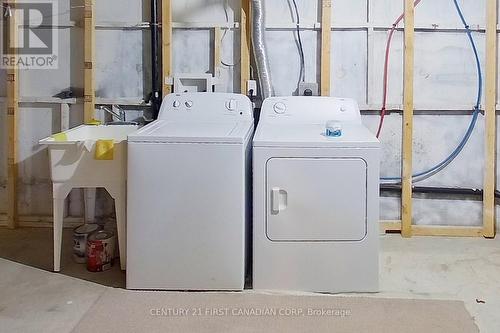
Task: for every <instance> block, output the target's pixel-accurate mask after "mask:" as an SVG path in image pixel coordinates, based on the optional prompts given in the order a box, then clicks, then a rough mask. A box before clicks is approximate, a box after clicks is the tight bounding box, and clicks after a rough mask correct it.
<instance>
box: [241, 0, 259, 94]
mask: <svg viewBox="0 0 500 333" xmlns="http://www.w3.org/2000/svg"><path fill="white" fill-rule="evenodd" d="M251 15H252V13H251V10H250V0H241V14H240V16H241V17H240V41H241V42H240V54H241V62H240V63H241V81H240V87H241V93H242V94H244V95H248V87H247V84H248V81H249V80H250V47H251V43H252V41H251V31H252V30H251V17H252V16H251ZM255 94H257V92H255Z"/></svg>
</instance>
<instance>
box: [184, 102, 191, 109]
mask: <svg viewBox="0 0 500 333" xmlns="http://www.w3.org/2000/svg"><path fill="white" fill-rule="evenodd" d="M184 104H185V105H186V107H188V108H190V107H192V106H193V101H186V103H184Z"/></svg>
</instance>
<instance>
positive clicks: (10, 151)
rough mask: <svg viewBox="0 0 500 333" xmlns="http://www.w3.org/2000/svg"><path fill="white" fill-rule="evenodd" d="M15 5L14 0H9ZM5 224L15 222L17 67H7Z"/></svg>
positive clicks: (11, 22) (14, 39) (10, 25)
mask: <svg viewBox="0 0 500 333" xmlns="http://www.w3.org/2000/svg"><path fill="white" fill-rule="evenodd" d="M9 3H10V4H11V5H15V1H10V2H9ZM12 13H13V15H12V16H9V17H8V19H7V22H6V27H7V31H8V38H9V39H8V43H9V46H10V47H11V48H16V47H17V45H18V29H17V20H18V18H17V17H16V11H12ZM6 88H7V101H6V102H7V103H6V107H7V116H6V119H7V132H8V143H7V226H8V227H9V228H11V229H13V228H15V227H16V223H17V150H18V147H17V143H18V139H17V134H18V133H17V132H18V123H17V122H18V119H17V116H18V111H19V69H18V68H16V67H14V68H9V69H7V86H6Z"/></svg>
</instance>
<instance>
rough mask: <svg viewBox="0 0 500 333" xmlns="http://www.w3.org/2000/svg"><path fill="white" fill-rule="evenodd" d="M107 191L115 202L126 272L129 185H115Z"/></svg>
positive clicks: (119, 240)
mask: <svg viewBox="0 0 500 333" xmlns="http://www.w3.org/2000/svg"><path fill="white" fill-rule="evenodd" d="M106 189H107V190H108V192H109V194H110V195H111V196H112V197H113V199H114V200H115V212H116V229H117V232H118V235H117V236H118V248H119V250H120V266H121V269H122V270H125V269H126V267H127V185H126V184H119V185H115V184H113V185H112V186H107V187H106Z"/></svg>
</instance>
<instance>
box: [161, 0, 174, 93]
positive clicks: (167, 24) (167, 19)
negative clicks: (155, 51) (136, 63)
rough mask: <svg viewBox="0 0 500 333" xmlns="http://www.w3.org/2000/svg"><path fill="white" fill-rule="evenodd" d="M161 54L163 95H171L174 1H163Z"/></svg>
mask: <svg viewBox="0 0 500 333" xmlns="http://www.w3.org/2000/svg"><path fill="white" fill-rule="evenodd" d="M161 27H162V28H161V52H162V77H161V78H162V93H163V97H165V96H166V95H168V94H170V93H171V92H172V91H173V90H172V84H170V82H167V79H170V78H171V76H172V0H162V1H161Z"/></svg>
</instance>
